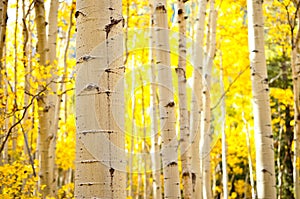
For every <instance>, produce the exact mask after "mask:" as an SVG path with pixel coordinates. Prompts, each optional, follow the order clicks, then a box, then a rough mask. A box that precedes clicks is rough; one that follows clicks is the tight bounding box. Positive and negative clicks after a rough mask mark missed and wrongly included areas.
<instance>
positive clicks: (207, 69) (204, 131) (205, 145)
mask: <svg viewBox="0 0 300 199" xmlns="http://www.w3.org/2000/svg"><path fill="white" fill-rule="evenodd" d="M216 23H217V12H216V10H215V8H214V0H211V1H210V16H209V24H210V26H209V30H208V31H209V32H210V33H209V39H208V41H209V43H207V44H206V45H207V46H208V47H207V50H208V51H207V52H206V54H207V58H206V60H205V64H204V68H203V76H202V80H203V90H202V100H203V112H202V115H201V131H200V166H201V172H202V176H203V188H202V191H203V198H204V199H206V198H207V199H210V198H212V191H211V190H212V187H211V171H210V144H211V133H210V125H211V123H210V120H211V109H210V84H211V70H212V66H213V59H214V56H215V49H216V26H217V24H216Z"/></svg>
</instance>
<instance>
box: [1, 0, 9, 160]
mask: <svg viewBox="0 0 300 199" xmlns="http://www.w3.org/2000/svg"><path fill="white" fill-rule="evenodd" d="M7 3H8V0H3V1H1V2H0V71H1V72H0V97H1V100H0V103H1V108H0V121H1V123H0V125H1V131H4V129H5V126H6V119H5V114H4V113H5V109H6V107H5V105H3V104H6V103H5V102H4V97H3V96H5V90H4V85H5V83H4V79H3V75H2V71H3V70H4V66H5V65H4V62H5V61H4V60H3V57H4V54H5V49H6V47H5V44H6V42H5V41H6V26H7ZM2 140H4V139H0V141H1V143H2ZM6 149H7V145H6V146H5V150H3V152H2V153H1V154H0V157H1V159H3V160H4V162H1V161H0V165H2V164H3V163H5V161H7V159H6V157H7V150H6Z"/></svg>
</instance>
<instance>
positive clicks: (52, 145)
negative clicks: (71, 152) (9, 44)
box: [47, 0, 60, 197]
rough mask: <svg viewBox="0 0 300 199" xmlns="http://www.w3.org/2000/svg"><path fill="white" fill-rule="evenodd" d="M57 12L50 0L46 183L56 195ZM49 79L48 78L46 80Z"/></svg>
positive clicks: (55, 2) (57, 113) (51, 194)
mask: <svg viewBox="0 0 300 199" xmlns="http://www.w3.org/2000/svg"><path fill="white" fill-rule="evenodd" d="M57 14H58V0H51V3H50V12H49V17H48V23H49V32H48V48H49V64H50V75H51V77H50V81H51V83H50V85H49V88H50V92H49V94H48V96H47V101H48V104H49V106H50V107H51V108H50V109H49V116H50V121H49V123H50V126H49V127H50V128H49V132H48V138H49V139H48V142H49V144H48V145H49V154H48V161H49V162H48V163H49V166H48V168H49V171H48V172H49V176H48V185H49V189H50V190H49V191H50V196H52V197H55V196H57V167H56V163H55V151H56V135H57V131H58V125H56V123H58V121H57V120H58V118H59V113H60V105H59V103H60V100H59V101H58V99H57V98H58V96H57V83H56V82H57V79H58V78H57V75H56V72H57V56H56V41H57V31H58V29H57ZM48 81H49V80H48Z"/></svg>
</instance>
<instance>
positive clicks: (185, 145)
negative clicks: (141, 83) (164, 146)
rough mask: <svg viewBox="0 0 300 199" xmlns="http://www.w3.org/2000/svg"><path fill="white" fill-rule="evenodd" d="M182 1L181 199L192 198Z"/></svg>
mask: <svg viewBox="0 0 300 199" xmlns="http://www.w3.org/2000/svg"><path fill="white" fill-rule="evenodd" d="M184 14H185V7H184V0H178V26H179V38H178V39H179V53H178V54H179V57H178V68H177V69H176V73H177V76H178V95H179V110H180V120H179V124H180V151H181V165H182V181H183V197H184V198H186V199H188V198H192V173H191V146H190V127H189V118H188V109H187V97H186V82H187V80H186V36H185V32H186V19H185V16H184Z"/></svg>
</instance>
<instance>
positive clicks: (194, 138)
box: [190, 0, 207, 199]
mask: <svg viewBox="0 0 300 199" xmlns="http://www.w3.org/2000/svg"><path fill="white" fill-rule="evenodd" d="M206 5H207V1H206V0H199V9H198V14H197V18H196V23H197V24H196V27H197V29H196V42H195V44H194V47H195V49H194V56H193V64H194V73H193V85H192V91H193V94H192V102H191V116H190V131H191V143H192V146H191V150H192V151H191V155H192V184H193V195H192V198H194V199H202V176H201V171H200V152H199V144H200V121H201V112H202V96H201V91H202V71H203V63H204V60H203V56H204V55H203V38H204V24H205V23H204V22H205V13H206Z"/></svg>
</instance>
